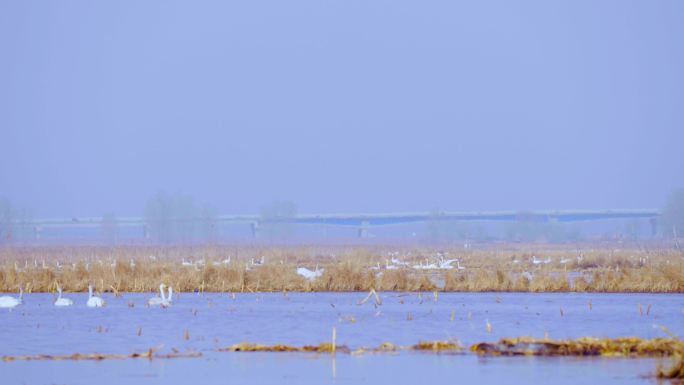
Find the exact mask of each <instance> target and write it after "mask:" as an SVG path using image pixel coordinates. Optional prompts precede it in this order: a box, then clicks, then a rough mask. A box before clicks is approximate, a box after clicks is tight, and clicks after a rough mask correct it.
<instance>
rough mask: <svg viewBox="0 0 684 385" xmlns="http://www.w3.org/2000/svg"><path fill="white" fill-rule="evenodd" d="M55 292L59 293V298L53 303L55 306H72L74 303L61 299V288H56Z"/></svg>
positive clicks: (67, 299)
mask: <svg viewBox="0 0 684 385" xmlns="http://www.w3.org/2000/svg"><path fill="white" fill-rule="evenodd" d="M57 292H59V296H58V297H57V300H56V301H55V306H71V305H73V304H74V301H72V300H70V299H69V298H62V288H61V287H59V286H57Z"/></svg>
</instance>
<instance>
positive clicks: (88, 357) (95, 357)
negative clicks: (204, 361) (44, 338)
mask: <svg viewBox="0 0 684 385" xmlns="http://www.w3.org/2000/svg"><path fill="white" fill-rule="evenodd" d="M201 356H202V353H200V352H185V353H180V352H178V351H174V352H173V353H168V354H159V353H157V352H156V349H149V350H148V351H146V352H144V353H131V354H99V353H94V354H80V353H74V354H70V355H49V354H39V355H34V356H3V357H2V358H1V359H2V361H4V362H10V361H65V360H77V361H84V360H85V361H102V360H127V359H136V358H147V359H150V360H151V359H171V358H197V357H201Z"/></svg>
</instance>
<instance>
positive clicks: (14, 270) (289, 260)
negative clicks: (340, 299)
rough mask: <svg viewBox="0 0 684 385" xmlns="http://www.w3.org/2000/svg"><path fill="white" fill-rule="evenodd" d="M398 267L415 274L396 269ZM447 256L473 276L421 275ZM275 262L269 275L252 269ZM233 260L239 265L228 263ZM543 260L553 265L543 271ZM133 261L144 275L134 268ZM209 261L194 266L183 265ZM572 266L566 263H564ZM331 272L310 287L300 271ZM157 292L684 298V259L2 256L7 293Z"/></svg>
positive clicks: (219, 253) (369, 252) (533, 251)
mask: <svg viewBox="0 0 684 385" xmlns="http://www.w3.org/2000/svg"><path fill="white" fill-rule="evenodd" d="M390 251H392V252H393V254H391V257H396V258H399V259H401V260H402V261H404V262H406V263H407V264H408V265H409V266H408V267H402V268H399V269H386V268H385V263H386V261H387V260H389V259H390V258H391V257H390V254H389V252H390ZM438 255H442V256H443V258H445V259H453V258H458V259H459V260H460V263H461V265H462V266H465V269H464V270H458V269H453V270H418V269H413V268H412V267H411V266H413V265H417V264H419V263H421V262H423V263H425V261H426V260H427V261H428V262H435V261H436V260H437V258H438ZM261 256H264V257H265V261H266V263H265V264H264V265H263V266H258V267H256V266H249V265H250V263H249V262H250V260H252V259H255V260H259V259H260V258H261ZM228 257H230V258H231V262H230V264H224V263H222V261H223V260H225V259H226V258H228ZM533 257H536V259H540V260H545V259H546V258H549V259H550V260H551V262H550V263H548V264H533V263H532V260H533ZM131 260H133V262H134V266H132V265H131ZM183 260H186V261H195V262H197V261H200V260H201V261H203V262H204V263H203V264H199V263H197V264H195V265H193V266H184V265H182V263H181V261H183ZM562 260H564V261H565V263H561V261H562ZM317 265H318V266H319V267H320V268H323V269H324V273H323V274H322V276H321V277H319V278H317V279H315V280H312V281H309V280H306V279H304V278H303V277H301V276H299V275H297V273H296V268H297V267H302V266H304V267H307V268H309V269H312V270H313V269H314V268H315V267H316V266H317ZM89 282H92V283H93V285H94V286H95V287H96V288H97V289H98V290H99V291H112V292H150V291H156V290H157V288H158V286H159V283H161V282H164V283H166V284H167V285H171V286H173V288H174V290H176V291H180V292H190V291H211V292H254V291H262V292H273V291H334V292H338V291H364V292H365V291H369V290H371V289H375V290H377V291H409V292H416V291H418V292H419V291H435V290H438V291H464V292H490V291H494V292H505V291H517V292H568V291H576V292H647V293H681V292H684V255H683V254H682V253H681V252H676V251H673V250H666V249H662V250H647V249H643V248H631V249H622V250H617V249H614V248H608V247H605V248H600V249H597V248H594V249H592V248H589V247H587V248H584V249H582V250H579V251H578V250H577V249H574V248H573V249H569V248H563V247H561V246H540V245H527V246H516V247H510V246H505V245H504V246H497V247H496V248H487V249H477V250H471V249H469V250H463V249H458V248H455V249H447V250H435V249H428V248H410V249H409V248H403V249H398V250H397V249H391V248H382V247H280V248H259V247H239V248H236V247H201V248H190V247H187V248H185V247H166V248H153V247H117V248H107V247H63V248H38V247H34V248H28V247H26V248H2V249H0V292H14V291H17V290H18V288H19V286H23V287H24V288H25V290H26V291H27V292H53V291H55V290H56V287H57V286H58V285H60V286H62V287H63V288H64V290H65V291H71V292H79V291H81V292H82V291H86V290H87V287H88V283H89Z"/></svg>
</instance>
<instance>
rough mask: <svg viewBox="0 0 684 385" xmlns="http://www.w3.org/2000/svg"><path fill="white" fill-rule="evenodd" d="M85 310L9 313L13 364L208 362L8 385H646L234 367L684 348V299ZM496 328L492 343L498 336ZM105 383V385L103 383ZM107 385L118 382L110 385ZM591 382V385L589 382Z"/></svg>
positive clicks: (479, 299) (33, 377) (605, 371)
mask: <svg viewBox="0 0 684 385" xmlns="http://www.w3.org/2000/svg"><path fill="white" fill-rule="evenodd" d="M66 296H67V297H69V298H71V299H73V300H74V302H75V304H74V306H71V307H66V308H57V307H55V306H53V302H54V299H55V297H54V296H53V295H50V294H29V295H25V296H24V304H23V305H21V306H19V307H17V308H15V309H13V310H12V311H8V310H6V309H2V311H0V325H2V329H1V330H0V343H1V345H0V356H16V355H39V354H50V355H65V354H73V353H77V352H78V353H104V354H130V353H132V352H143V351H146V350H148V349H149V348H151V347H154V348H157V349H159V352H171V351H174V350H177V351H180V352H186V351H194V352H201V353H202V356H201V357H200V358H176V359H168V360H163V359H157V360H146V359H137V360H105V361H99V362H94V361H14V362H1V363H0V378H2V379H3V383H17V384H18V383H26V384H48V383H67V384H80V383H83V384H85V383H92V382H93V381H94V380H95V379H97V381H98V382H99V383H107V382H106V381H109V382H108V383H121V382H126V383H138V382H140V383H143V382H144V383H150V382H152V383H163V384H181V383H188V382H193V381H194V380H196V379H197V376H201V378H202V381H201V382H202V383H205V384H206V383H212V384H213V383H216V384H220V383H250V384H254V383H273V382H289V383H312V384H318V383H325V382H331V383H332V382H334V383H358V382H365V383H377V382H389V381H392V382H395V383H415V382H417V381H424V379H425V378H426V377H425V376H429V378H430V379H431V382H435V383H439V382H443V383H447V382H450V383H451V382H453V381H454V379H462V380H464V381H468V380H470V381H475V380H476V379H477V381H484V382H501V381H504V382H506V383H511V382H519V383H529V382H530V381H534V380H535V379H536V380H539V379H548V378H550V377H553V378H554V381H553V382H554V383H564V381H566V382H567V383H577V381H580V382H582V380H581V379H582V378H585V380H586V381H591V382H597V381H598V382H606V381H610V380H615V381H620V382H636V383H643V382H648V381H654V380H655V379H654V378H653V377H652V375H653V373H654V369H655V366H656V363H657V360H655V359H633V358H631V359H625V358H621V359H620V358H540V357H537V358H534V357H491V358H482V357H477V356H474V355H471V354H468V353H464V354H421V353H410V352H402V353H394V354H363V355H346V354H338V355H337V356H336V357H335V358H334V359H332V358H331V357H330V356H329V355H317V354H303V353H226V352H218V351H216V350H217V348H224V347H227V346H230V345H232V344H235V343H240V342H252V343H264V344H288V345H297V346H301V345H307V344H308V345H317V344H320V343H322V342H330V341H331V332H332V328H333V327H335V328H336V330H337V344H338V345H347V346H348V347H350V348H351V349H356V348H360V347H375V346H378V345H380V344H381V343H384V342H391V343H393V344H396V345H412V344H415V343H417V342H419V341H431V340H458V341H460V343H462V344H463V345H464V346H468V345H470V344H473V343H476V342H483V341H496V340H497V339H499V338H501V337H517V336H532V337H539V338H543V337H549V338H552V339H563V338H578V337H583V336H594V337H624V336H638V337H642V338H652V337H665V336H667V335H666V334H665V333H664V332H663V330H662V328H661V327H665V328H667V329H668V330H669V332H671V333H674V334H676V335H679V336H682V335H684V313H683V310H684V295H678V294H677V295H664V294H655V295H651V294H528V293H524V294H523V293H439V294H438V295H437V296H435V295H434V294H433V293H421V294H416V293H410V294H409V293H380V298H381V300H382V304H381V305H375V304H374V301H373V300H372V299H371V300H369V301H368V302H367V303H365V304H363V305H359V304H358V303H359V301H360V300H362V299H363V298H364V297H365V296H366V294H364V293H289V294H287V295H284V294H282V293H268V294H266V293H254V294H235V296H234V297H233V296H232V295H230V294H214V293H203V294H195V293H182V294H180V295H176V296H175V298H174V303H173V306H171V307H169V308H166V309H163V308H157V307H147V306H146V302H147V299H148V298H150V297H151V296H152V294H123V296H121V297H114V296H113V295H105V296H104V298H105V300H106V301H107V306H106V307H104V308H87V307H86V306H85V302H86V299H87V295H84V294H67V295H66ZM487 323H489V324H490V325H491V329H490V331H489V332H488V330H487V327H486V324H487ZM103 379H104V380H103ZM102 381H105V382H102ZM586 381H585V382H586Z"/></svg>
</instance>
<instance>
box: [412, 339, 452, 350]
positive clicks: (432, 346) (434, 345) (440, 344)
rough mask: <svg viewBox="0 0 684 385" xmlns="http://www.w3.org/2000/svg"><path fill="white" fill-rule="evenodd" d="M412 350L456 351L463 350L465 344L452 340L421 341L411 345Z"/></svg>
mask: <svg viewBox="0 0 684 385" xmlns="http://www.w3.org/2000/svg"><path fill="white" fill-rule="evenodd" d="M411 350H417V351H421V352H424V351H429V352H454V351H461V350H463V346H461V345H460V344H458V343H456V342H451V341H430V342H419V343H417V344H416V345H413V346H411Z"/></svg>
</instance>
